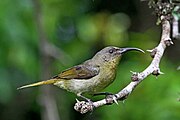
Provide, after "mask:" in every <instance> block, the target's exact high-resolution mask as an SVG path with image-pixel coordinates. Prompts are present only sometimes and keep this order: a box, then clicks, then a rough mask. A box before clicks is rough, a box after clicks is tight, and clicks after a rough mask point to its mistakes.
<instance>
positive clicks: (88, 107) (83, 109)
mask: <svg viewBox="0 0 180 120" xmlns="http://www.w3.org/2000/svg"><path fill="white" fill-rule="evenodd" d="M94 108H95V106H94V105H93V102H92V101H88V102H86V101H79V100H78V99H76V104H75V106H74V109H75V110H76V111H78V112H80V113H81V114H85V113H87V112H89V111H91V112H93V110H94Z"/></svg>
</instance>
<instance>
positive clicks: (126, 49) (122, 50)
mask: <svg viewBox="0 0 180 120" xmlns="http://www.w3.org/2000/svg"><path fill="white" fill-rule="evenodd" d="M132 50H135V51H139V52H142V53H145V52H144V51H143V50H141V49H139V48H133V47H132V48H120V53H121V54H124V53H126V52H128V51H132Z"/></svg>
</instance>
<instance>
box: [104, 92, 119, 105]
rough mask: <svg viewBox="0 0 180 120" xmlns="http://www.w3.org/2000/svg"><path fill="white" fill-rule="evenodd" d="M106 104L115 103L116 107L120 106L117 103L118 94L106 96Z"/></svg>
mask: <svg viewBox="0 0 180 120" xmlns="http://www.w3.org/2000/svg"><path fill="white" fill-rule="evenodd" d="M106 102H107V103H108V104H110V105H111V104H112V103H113V102H114V103H116V105H118V101H117V96H116V94H109V95H107V96H106Z"/></svg>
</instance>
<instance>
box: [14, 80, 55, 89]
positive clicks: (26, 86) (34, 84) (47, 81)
mask: <svg viewBox="0 0 180 120" xmlns="http://www.w3.org/2000/svg"><path fill="white" fill-rule="evenodd" d="M57 81H59V80H57V79H50V80H46V81H41V82H37V83H32V84H29V85H24V86H22V87H19V88H17V89H18V90H19V89H24V88H28V87H34V86H39V85H47V84H54V83H55V82H57Z"/></svg>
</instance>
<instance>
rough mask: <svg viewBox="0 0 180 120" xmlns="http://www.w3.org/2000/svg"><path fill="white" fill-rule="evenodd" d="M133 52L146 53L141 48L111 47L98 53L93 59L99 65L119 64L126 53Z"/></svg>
mask: <svg viewBox="0 0 180 120" xmlns="http://www.w3.org/2000/svg"><path fill="white" fill-rule="evenodd" d="M132 50H135V51H140V52H144V51H143V50H141V49H139V48H133V47H127V48H119V47H114V46H109V47H105V48H104V49H102V50H100V51H99V52H97V53H96V55H95V56H94V57H93V59H94V60H96V61H97V63H99V64H104V63H113V64H118V62H119V61H120V59H121V56H122V55H123V54H124V53H126V52H128V51H132Z"/></svg>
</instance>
